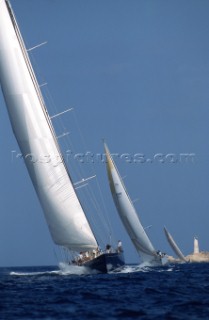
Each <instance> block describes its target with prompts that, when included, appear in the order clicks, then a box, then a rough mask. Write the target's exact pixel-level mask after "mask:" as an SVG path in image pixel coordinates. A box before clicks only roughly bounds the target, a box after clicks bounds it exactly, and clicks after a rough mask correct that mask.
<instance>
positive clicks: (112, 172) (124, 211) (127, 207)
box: [104, 143, 159, 262]
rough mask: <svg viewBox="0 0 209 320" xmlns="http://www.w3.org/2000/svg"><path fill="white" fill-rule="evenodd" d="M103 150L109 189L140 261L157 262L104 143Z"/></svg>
mask: <svg viewBox="0 0 209 320" xmlns="http://www.w3.org/2000/svg"><path fill="white" fill-rule="evenodd" d="M104 149H105V154H106V165H107V173H108V178H109V184H110V189H111V193H112V196H113V200H114V202H115V206H116V208H117V211H118V214H119V216H120V218H121V220H122V222H123V225H124V227H125V229H126V231H127V232H128V234H129V237H130V239H131V240H132V242H133V244H134V246H135V248H136V250H137V252H138V253H139V255H140V256H141V258H142V260H143V261H144V262H152V261H155V262H157V261H159V257H158V256H157V253H156V251H155V249H154V247H153V245H152V243H151V241H150V239H149V238H148V236H147V234H146V232H145V230H144V228H143V226H142V224H141V222H140V220H139V217H138V215H137V213H136V210H135V208H134V206H133V203H132V201H131V199H130V197H129V194H128V192H127V190H126V188H125V185H124V183H123V181H122V178H121V176H120V174H119V172H118V170H117V167H116V165H115V163H114V161H113V159H112V157H111V154H110V152H109V149H108V147H107V145H106V143H104Z"/></svg>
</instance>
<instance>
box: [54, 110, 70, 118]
mask: <svg viewBox="0 0 209 320" xmlns="http://www.w3.org/2000/svg"><path fill="white" fill-rule="evenodd" d="M72 110H73V108H69V109H67V110H65V111H62V112H60V113H58V114H55V115H54V116H51V117H50V119H53V118H56V117H59V116H61V115H62V114H63V113H66V112H68V111H72Z"/></svg>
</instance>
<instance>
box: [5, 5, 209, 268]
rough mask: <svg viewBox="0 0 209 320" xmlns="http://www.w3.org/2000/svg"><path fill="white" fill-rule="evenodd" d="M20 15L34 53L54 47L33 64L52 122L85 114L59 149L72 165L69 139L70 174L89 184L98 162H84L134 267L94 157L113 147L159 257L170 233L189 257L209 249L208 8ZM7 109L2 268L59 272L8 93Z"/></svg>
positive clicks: (59, 8)
mask: <svg viewBox="0 0 209 320" xmlns="http://www.w3.org/2000/svg"><path fill="white" fill-rule="evenodd" d="M11 4H12V7H13V9H14V11H15V14H16V17H17V21H18V22H19V26H20V29H21V31H22V34H23V37H24V39H25V41H26V46H27V48H30V47H33V46H35V45H37V44H39V43H42V42H44V41H47V44H46V45H45V46H43V47H40V48H38V49H36V50H33V51H32V53H31V54H32V62H33V65H34V68H35V71H36V73H37V76H38V80H39V83H40V84H42V83H44V82H47V86H44V87H43V94H44V96H45V97H46V103H47V106H48V109H49V113H50V114H54V113H56V112H61V111H63V110H65V109H67V108H69V107H74V111H73V112H70V113H68V114H66V115H64V116H62V117H61V119H56V121H55V123H54V124H55V128H56V131H57V134H61V133H62V132H63V131H64V130H66V131H69V132H70V137H68V138H67V139H66V140H65V139H64V138H62V139H61V140H60V141H61V144H62V148H63V151H64V154H65V155H66V154H67V150H71V147H70V148H69V145H68V144H67V143H68V139H69V140H70V142H69V143H71V145H70V146H72V144H73V145H74V147H75V149H74V150H75V151H73V155H72V157H71V158H72V159H71V163H69V166H70V168H71V167H76V166H78V165H80V167H81V169H82V170H83V171H84V169H85V171H86V172H87V174H89V173H90V172H91V170H92V168H91V167H92V166H91V163H87V161H86V158H85V161H84V162H85V163H84V164H80V163H79V161H78V159H75V154H76V152H77V153H83V154H85V153H86V152H91V153H92V154H93V155H94V157H93V159H94V162H95V163H94V170H95V171H96V174H97V177H98V180H99V181H100V187H101V192H102V194H103V201H104V202H105V210H106V211H107V213H108V215H109V216H110V217H111V219H112V220H113V228H114V233H115V237H116V239H117V238H120V239H121V240H122V242H123V246H124V249H125V255H126V261H127V262H137V261H138V256H137V254H136V252H135V250H134V249H133V247H132V244H131V243H130V240H129V239H128V237H127V235H126V233H125V231H124V230H123V227H122V226H121V224H120V221H119V220H118V218H117V214H116V210H115V207H114V204H113V201H112V198H111V195H110V191H109V186H108V181H107V176H106V168H105V164H104V163H103V162H102V161H99V160H98V159H97V158H96V156H95V155H96V154H101V153H103V146H102V138H105V140H106V142H107V144H108V146H109V148H110V150H111V152H112V153H117V154H118V157H116V158H115V162H116V164H117V166H118V169H119V171H120V173H121V175H122V176H123V177H125V179H124V182H125V184H126V187H127V189H128V191H129V194H130V197H131V198H132V199H138V201H137V202H135V203H134V204H135V206H136V209H137V211H138V213H139V215H140V218H141V221H142V223H143V225H144V226H145V227H146V226H149V225H152V227H151V228H149V229H148V230H147V232H148V234H149V237H150V239H151V241H152V242H153V245H154V246H155V248H156V249H161V250H162V251H166V252H167V253H169V254H172V251H171V249H170V248H169V246H168V244H167V242H166V239H165V236H164V233H163V226H164V225H166V227H167V228H168V230H169V231H170V232H171V234H172V235H173V237H174V239H175V240H176V242H177V243H178V244H179V246H180V248H181V250H182V251H183V253H184V254H189V253H191V252H192V250H193V237H194V236H198V238H199V244H200V249H201V250H209V241H208V226H209V215H208V209H209V197H208V190H209V164H208V159H209V145H208V139H207V138H208V136H209V126H208V119H209V106H208V105H209V90H208V88H209V59H208V57H209V41H208V33H209V20H208V10H209V3H208V1H206V0H202V1H197V0H195V1H192V0H185V1H172V0H171V1H166V0H164V1H163V0H158V1H156V0H149V1H147V0H144V1H142V0H131V1H129V0H114V1H113V0H111V1H110V0H106V1H101V0H100V1H98V0H88V1H85V0H36V1H32V0H11ZM49 95H50V99H48V97H49ZM0 105H1V109H0V112H1V116H0V136H1V140H0V147H1V157H0V168H1V185H0V194H1V203H0V207H1V210H0V211H1V215H0V243H1V246H0V248H1V249H0V253H1V254H0V266H18V265H20V266H24V265H47V264H56V263H57V261H56V258H55V255H54V245H53V243H52V240H51V238H50V235H49V232H48V228H47V226H46V223H45V220H44V217H43V214H42V210H41V208H40V205H39V203H38V200H37V198H36V194H35V192H34V190H33V186H32V184H31V182H30V179H29V177H28V174H27V172H26V169H25V166H24V163H23V161H22V160H21V159H19V158H18V157H17V155H18V153H19V149H18V146H17V144H16V140H15V138H14V137H13V133H12V130H11V127H10V124H9V120H8V116H7V112H6V107H5V105H4V101H3V97H2V94H1V95H0ZM75 120H76V121H75ZM76 123H78V124H79V128H78V127H77V125H76ZM60 125H61V126H62V127H60ZM78 129H79V130H78ZM80 131H81V132H82V138H81V137H80V135H79V132H80ZM82 140H85V144H83V142H82ZM125 154H126V156H125ZM139 154H140V155H141V156H140V157H139ZM184 154H186V155H188V154H189V155H190V156H187V157H186V156H184ZM186 158H187V160H186ZM68 160H69V158H68ZM134 160H135V161H134ZM75 179H76V178H75ZM91 184H92V188H94V182H91ZM97 192H98V191H97ZM99 201H100V200H99Z"/></svg>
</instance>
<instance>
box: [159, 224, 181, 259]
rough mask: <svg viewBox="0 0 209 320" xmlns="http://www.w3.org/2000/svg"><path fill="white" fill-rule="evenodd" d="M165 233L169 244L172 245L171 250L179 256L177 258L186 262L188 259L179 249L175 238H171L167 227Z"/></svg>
mask: <svg viewBox="0 0 209 320" xmlns="http://www.w3.org/2000/svg"><path fill="white" fill-rule="evenodd" d="M164 232H165V235H166V238H167V240H168V243H169V244H170V246H171V248H172V249H173V251H174V252H175V254H176V255H177V257H178V258H179V259H180V260H183V261H185V262H186V258H185V257H184V255H183V253H182V252H181V250H180V249H179V247H178V246H177V244H176V242H175V241H174V239H173V237H172V236H171V234H170V233H169V232H168V230H167V229H166V227H164Z"/></svg>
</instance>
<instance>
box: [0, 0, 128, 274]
mask: <svg viewBox="0 0 209 320" xmlns="http://www.w3.org/2000/svg"><path fill="white" fill-rule="evenodd" d="M0 83H1V89H2V92H3V96H4V100H5V103H6V107H7V111H8V114H9V118H10V122H11V126H12V129H13V132H14V135H15V137H16V140H17V143H18V145H19V148H20V150H21V153H22V155H23V159H24V162H25V165H26V168H27V170H28V173H29V175H30V178H31V181H32V183H33V186H34V189H35V191H36V193H37V196H38V199H39V201H40V204H41V206H42V209H43V212H44V215H45V218H46V222H47V224H48V227H49V231H50V234H51V237H52V239H53V241H54V243H55V244H56V245H58V246H61V247H64V248H66V249H67V250H68V251H70V252H73V253H74V255H75V257H74V258H73V259H72V261H71V262H70V263H72V264H75V265H78V266H82V267H83V266H85V267H87V268H89V269H90V270H96V271H97V272H102V273H106V272H109V271H112V270H115V269H116V268H118V267H121V266H123V265H124V259H123V253H122V252H117V251H115V252H108V253H106V252H101V251H98V249H97V248H98V247H99V243H98V241H97V240H96V238H95V235H94V232H93V230H92V228H91V226H90V224H89V222H88V219H87V216H86V212H84V209H83V206H82V204H81V202H80V201H79V198H78V196H77V193H76V190H75V188H74V185H73V181H72V179H71V176H70V174H69V172H68V168H67V166H66V164H65V161H64V159H63V156H62V154H61V151H60V147H59V145H58V142H57V138H56V134H55V131H54V128H53V125H52V122H51V119H50V117H49V115H48V112H47V109H46V105H45V102H44V99H43V96H42V93H41V90H40V87H39V84H38V82H37V79H36V76H35V73H34V70H33V67H32V64H31V62H30V58H29V55H28V52H27V50H26V48H25V44H24V41H23V38H22V36H21V33H20V30H19V27H18V25H17V21H16V18H15V15H14V13H13V10H12V8H11V5H10V3H9V1H8V0H0ZM79 254H80V256H79ZM77 257H78V258H77ZM84 257H85V259H84Z"/></svg>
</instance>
